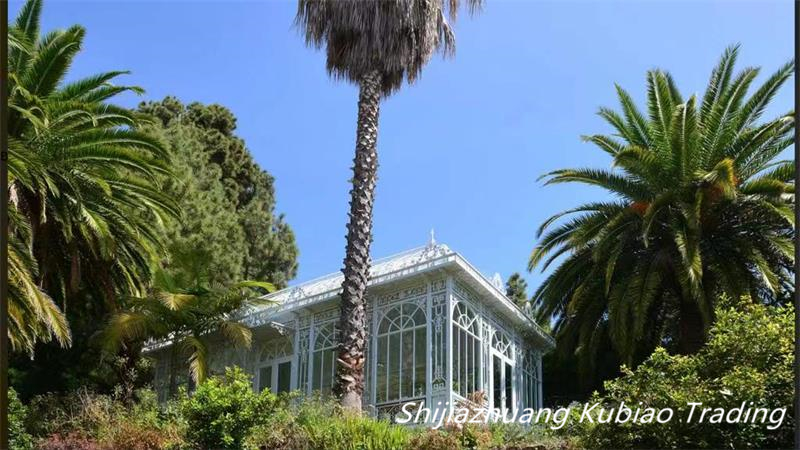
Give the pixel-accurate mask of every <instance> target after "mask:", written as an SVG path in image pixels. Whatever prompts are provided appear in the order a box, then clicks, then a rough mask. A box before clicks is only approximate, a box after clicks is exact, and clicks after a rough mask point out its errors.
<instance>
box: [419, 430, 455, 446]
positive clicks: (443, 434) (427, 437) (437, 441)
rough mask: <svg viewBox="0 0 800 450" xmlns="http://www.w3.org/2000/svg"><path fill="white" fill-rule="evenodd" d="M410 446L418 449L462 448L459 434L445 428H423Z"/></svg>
mask: <svg viewBox="0 0 800 450" xmlns="http://www.w3.org/2000/svg"><path fill="white" fill-rule="evenodd" d="M408 447H409V448H414V449H418V450H457V449H460V448H461V441H460V440H459V439H458V436H456V435H454V434H453V433H449V432H447V431H445V430H432V429H428V430H423V431H421V432H419V433H417V434H416V435H414V437H412V438H411V440H410V441H409V445H408Z"/></svg>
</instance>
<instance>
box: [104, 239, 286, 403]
mask: <svg viewBox="0 0 800 450" xmlns="http://www.w3.org/2000/svg"><path fill="white" fill-rule="evenodd" d="M172 256H173V264H172V266H171V267H172V268H173V269H177V270H174V273H175V274H176V275H173V274H170V273H168V272H167V271H165V270H163V269H157V270H156V272H155V273H154V279H153V283H152V284H153V286H152V288H151V289H150V292H149V293H148V295H147V296H144V297H129V298H127V299H125V300H124V303H125V305H124V307H123V308H122V309H121V310H120V311H118V312H116V313H114V314H113V315H112V316H111V318H110V319H109V321H108V325H107V326H106V327H105V329H104V330H103V332H102V334H101V339H102V342H103V345H104V350H105V351H106V353H107V354H108V355H111V356H114V355H118V354H119V353H120V352H121V351H122V353H123V354H124V355H126V356H127V358H128V359H129V360H130V362H131V363H135V361H136V360H137V359H139V358H140V352H141V349H142V346H143V344H144V343H145V342H147V341H150V340H152V341H155V342H159V341H164V340H169V341H170V342H171V344H172V345H171V348H170V356H171V358H172V360H171V361H170V367H171V368H172V369H171V377H170V383H169V393H170V395H174V394H175V393H176V389H177V384H176V375H178V374H177V373H176V372H177V371H178V370H180V368H183V367H186V369H187V371H188V375H189V376H190V378H191V380H193V382H195V383H199V382H202V381H203V380H205V378H206V376H207V374H208V356H209V355H208V353H209V351H208V342H207V339H209V337H210V336H215V337H219V338H220V341H218V344H221V345H230V346H233V347H236V348H244V349H249V348H250V345H251V344H252V341H253V331H252V330H251V329H250V328H248V327H247V326H245V325H244V324H242V323H241V322H239V321H238V320H237V319H236V316H235V313H236V312H237V311H240V310H242V309H245V308H250V307H254V306H258V305H263V304H265V303H266V301H265V300H264V299H263V298H262V297H263V294H264V293H267V292H270V291H272V290H273V289H274V287H273V286H272V285H271V284H269V283H266V282H260V281H240V282H238V283H234V284H232V285H230V286H228V285H222V284H216V283H209V282H208V281H207V280H208V279H209V278H210V277H209V276H208V274H207V273H208V265H209V264H208V259H207V258H206V256H207V255H204V254H202V253H198V252H188V253H183V254H179V255H176V254H173V255H172ZM176 263H177V264H176ZM179 359H180V360H179ZM130 384H131V383H128V385H130ZM129 392H130V391H129Z"/></svg>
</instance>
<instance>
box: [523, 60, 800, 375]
mask: <svg viewBox="0 0 800 450" xmlns="http://www.w3.org/2000/svg"><path fill="white" fill-rule="evenodd" d="M737 53H738V48H736V47H733V48H730V49H728V50H727V51H726V52H725V53H724V55H723V57H722V59H721V61H720V62H719V64H718V65H717V67H716V68H715V69H714V71H713V73H712V75H711V79H710V81H709V84H708V87H707V89H706V92H705V94H704V96H703V98H702V99H698V98H696V97H695V96H694V95H692V96H690V97H688V98H684V97H683V96H682V95H681V94H680V92H679V91H678V89H677V87H676V86H675V84H674V82H673V79H672V77H671V76H670V75H669V74H668V73H667V72H664V71H661V70H653V71H650V72H648V74H647V113H648V114H647V115H644V114H642V113H641V112H640V111H639V109H638V108H637V107H636V105H635V104H634V103H633V100H632V98H631V96H630V95H629V94H628V93H627V92H626V91H625V90H623V89H622V88H621V87H617V93H618V96H619V100H620V103H621V108H622V111H621V112H620V113H618V112H616V111H613V110H610V109H606V108H603V109H601V110H600V113H599V114H600V116H601V117H602V118H604V119H605V120H606V121H607V122H608V123H609V124H610V125H611V126H612V127H613V129H614V131H615V135H613V136H606V135H592V136H587V137H585V139H586V140H587V141H589V142H592V143H594V144H596V145H597V146H598V147H599V148H600V149H601V150H603V151H605V152H606V153H608V154H609V155H610V156H611V159H612V163H613V166H614V169H612V170H598V169H564V170H557V171H554V172H552V173H549V174H547V175H545V177H544V178H545V179H546V180H547V181H546V184H555V183H573V182H574V183H585V184H590V185H595V186H599V187H601V188H603V189H605V190H607V191H608V192H609V193H610V194H612V195H613V198H612V199H610V200H608V201H602V202H596V203H589V204H585V205H581V206H578V207H576V208H572V209H569V210H566V211H564V212H561V213H559V214H556V215H555V216H553V217H552V218H550V219H548V220H547V221H545V223H544V224H543V225H542V226H541V228H540V230H539V232H540V234H542V233H543V235H542V237H541V239H540V240H539V243H538V244H537V245H536V247H535V249H534V250H533V253H532V255H531V258H530V266H529V268H530V269H531V270H532V269H533V268H534V267H536V266H538V265H539V264H540V263H541V264H542V267H543V268H547V267H549V266H550V265H551V264H554V263H555V264H557V267H555V269H554V270H553V271H552V273H551V274H550V275H549V276H548V277H547V279H546V280H545V281H544V282H543V283H542V284H541V286H540V287H539V288H538V289H537V290H536V292H535V294H534V296H533V301H534V302H535V303H536V304H537V306H538V310H539V314H540V317H541V318H542V319H543V321H547V320H550V319H553V320H554V323H555V326H554V331H555V333H556V335H557V338H558V346H559V349H560V350H561V351H563V352H567V353H572V352H574V353H576V354H578V355H579V356H580V361H581V362H582V363H583V364H582V366H581V368H583V369H584V371H585V373H589V372H591V369H592V368H593V366H594V364H595V363H596V362H597V360H602V359H605V358H607V354H606V352H604V351H602V350H604V349H607V348H611V349H613V350H614V351H615V353H616V355H617V356H618V358H619V360H620V361H621V362H622V363H627V364H629V365H631V364H636V363H637V362H639V361H641V360H642V359H643V358H644V357H646V356H647V355H649V354H650V353H651V352H652V350H653V349H654V348H655V347H656V346H658V345H664V346H666V347H667V348H668V349H669V350H670V351H678V352H681V353H691V352H694V351H696V350H697V349H699V348H700V346H701V345H702V343H703V341H704V339H705V332H706V330H707V328H708V327H709V326H710V324H711V323H712V322H713V320H714V299H715V298H717V295H718V294H719V293H726V294H728V295H730V296H731V297H733V298H740V297H743V296H749V297H750V298H752V299H753V301H757V302H766V303H772V302H782V301H786V300H787V299H788V298H789V297H790V296H791V294H793V292H794V286H793V284H792V276H793V264H794V256H793V252H794V245H793V238H794V234H793V229H794V218H793V206H794V196H793V194H792V193H793V189H794V178H795V170H794V162H793V161H781V160H779V159H778V158H779V156H780V155H781V153H782V152H783V151H784V150H786V149H787V148H788V147H789V146H790V145H791V144H792V142H793V140H794V119H793V113H792V112H789V113H786V114H783V115H780V116H778V117H776V118H772V119H770V120H767V121H760V120H759V119H760V118H761V116H762V113H764V111H765V110H766V108H767V106H768V105H769V103H770V100H771V99H772V98H773V96H774V95H775V93H776V92H777V91H778V89H779V88H780V87H781V86H782V85H783V84H784V83H785V82H786V80H787V79H789V77H790V76H791V74H792V72H793V70H794V64H793V63H788V64H786V65H784V66H783V67H781V68H779V69H778V70H777V71H776V72H775V73H773V74H772V75H770V76H769V77H768V78H767V79H766V81H765V82H764V83H763V84H762V85H761V86H760V87H758V88H757V89H756V90H755V92H753V94H752V95H749V96H748V95H747V91H748V88H749V87H750V85H751V84H752V83H753V81H754V80H755V78H756V76H757V75H758V73H759V70H758V69H757V68H746V69H744V70H742V71H741V72H739V73H734V63H735V61H736V56H737ZM567 216H572V217H571V218H570V219H569V220H566V221H564V222H559V221H560V220H561V219H563V218H564V217H567Z"/></svg>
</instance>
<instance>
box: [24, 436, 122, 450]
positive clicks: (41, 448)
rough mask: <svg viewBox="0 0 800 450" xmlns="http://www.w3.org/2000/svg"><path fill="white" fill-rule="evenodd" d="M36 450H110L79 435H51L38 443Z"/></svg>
mask: <svg viewBox="0 0 800 450" xmlns="http://www.w3.org/2000/svg"><path fill="white" fill-rule="evenodd" d="M36 449H37V450H110V448H109V447H106V446H104V445H100V444H99V443H98V442H97V441H96V440H94V439H91V438H88V437H86V436H84V435H82V434H80V433H69V434H65V435H62V434H60V433H55V434H51V435H50V436H47V437H46V438H44V439H42V440H41V441H39V443H38V444H37V445H36Z"/></svg>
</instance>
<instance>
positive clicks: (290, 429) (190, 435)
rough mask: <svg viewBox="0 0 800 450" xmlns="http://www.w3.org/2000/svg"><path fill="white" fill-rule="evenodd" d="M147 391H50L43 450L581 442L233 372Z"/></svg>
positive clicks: (38, 411) (43, 409) (36, 429)
mask: <svg viewBox="0 0 800 450" xmlns="http://www.w3.org/2000/svg"><path fill="white" fill-rule="evenodd" d="M155 398H156V397H155V393H154V392H152V391H149V390H139V391H137V392H136V395H135V396H134V398H133V399H132V401H131V402H125V401H123V400H122V398H121V397H119V396H117V395H113V396H109V395H96V394H91V393H89V392H87V391H83V390H81V391H77V392H74V393H71V394H67V395H53V394H48V395H44V396H39V397H36V398H34V399H33V400H32V402H31V404H30V407H29V409H30V414H29V418H28V421H27V427H28V430H29V432H30V433H31V434H32V435H33V437H34V439H33V442H34V443H35V445H34V448H36V449H37V450H112V449H113V450H179V449H190V448H191V449H199V450H202V449H215V450H217V449H218V450H222V449H247V450H261V449H270V450H404V449H407V448H419V449H425V450H489V449H495V450H503V449H507V450H512V449H520V450H521V449H538V450H547V449H571V448H575V447H574V443H573V441H572V440H571V439H564V438H561V437H558V436H556V435H555V434H553V432H552V431H551V430H549V429H547V428H546V427H544V426H538V425H534V426H531V427H524V426H521V425H517V424H502V423H501V424H493V425H489V426H480V425H468V426H462V427H459V426H450V425H448V426H446V427H444V428H443V429H440V430H430V429H427V428H424V427H423V428H415V427H409V426H403V425H394V424H391V423H389V422H388V421H386V420H377V419H374V418H371V417H368V416H363V415H360V414H354V413H352V412H351V411H347V410H344V409H343V408H342V407H341V406H340V405H339V404H338V403H337V402H335V401H334V400H333V399H330V398H328V399H321V398H302V399H301V398H299V397H298V396H297V395H296V394H294V393H292V394H283V395H281V396H275V395H274V394H272V393H270V392H269V391H268V390H265V391H263V392H261V393H256V392H254V391H253V389H252V384H251V380H250V377H249V376H248V375H247V374H245V373H244V372H243V371H242V370H241V369H238V368H232V369H229V370H228V371H227V373H226V374H225V375H218V376H213V377H210V378H209V379H207V380H206V381H204V382H203V383H201V384H200V385H198V388H197V390H196V391H195V392H194V393H193V394H192V395H191V396H188V395H186V392H185V391H183V392H182V393H181V396H180V398H177V399H175V400H173V401H170V402H169V403H167V404H164V405H160V406H159V405H158V404H157V402H156V400H155Z"/></svg>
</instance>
